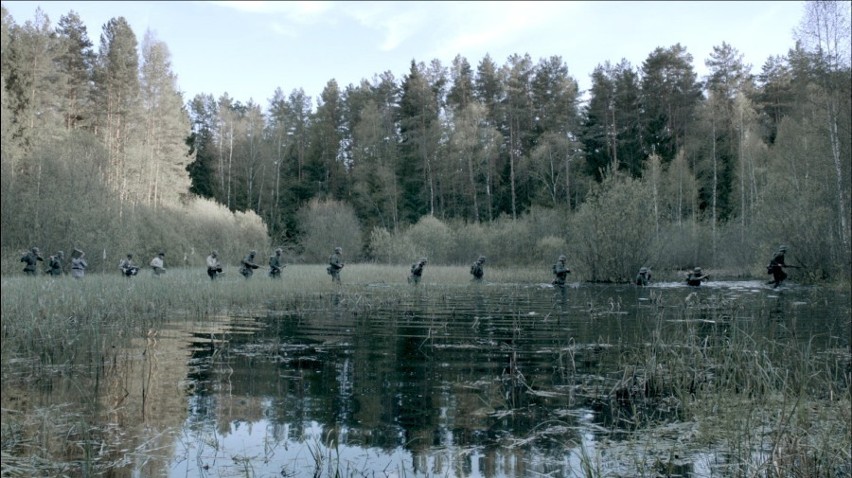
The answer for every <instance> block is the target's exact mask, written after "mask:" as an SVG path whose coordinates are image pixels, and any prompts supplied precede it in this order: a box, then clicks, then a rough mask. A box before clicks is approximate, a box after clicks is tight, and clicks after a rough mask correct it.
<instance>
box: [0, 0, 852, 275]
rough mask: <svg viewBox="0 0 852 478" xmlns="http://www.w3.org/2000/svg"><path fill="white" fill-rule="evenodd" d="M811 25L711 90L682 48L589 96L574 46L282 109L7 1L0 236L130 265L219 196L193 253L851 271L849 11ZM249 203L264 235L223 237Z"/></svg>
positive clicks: (435, 69) (735, 62)
mask: <svg viewBox="0 0 852 478" xmlns="http://www.w3.org/2000/svg"><path fill="white" fill-rule="evenodd" d="M803 14H804V15H803V19H802V22H801V26H800V28H799V29H798V30H797V32H796V39H797V44H796V47H795V48H793V49H791V50H790V51H788V52H786V54H779V55H778V56H773V57H771V58H768V59H767V60H766V62H765V63H764V64H763V66H762V68H761V69H760V72H759V73H757V74H754V73H752V67H751V65H747V64H744V62H743V59H742V55H741V54H740V53H739V52H738V51H737V50H736V48H734V47H733V46H731V45H728V44H727V43H723V44H722V45H719V46H717V47H714V48H713V51H712V52H709V56H708V57H707V58H706V59H705V64H706V65H707V67H708V70H709V74H708V75H707V77H706V78H698V77H697V74H696V73H695V70H694V67H693V57H692V55H691V54H690V53H688V52H687V50H686V48H684V47H683V46H681V45H679V44H676V45H673V46H669V47H660V48H657V49H655V50H654V51H652V52H650V54H649V55H648V57H647V58H646V59H645V60H644V61H643V62H642V64H641V65H638V66H634V65H631V64H630V63H629V62H627V61H626V60H621V61H620V62H618V63H616V64H612V63H610V62H604V63H602V64H601V65H599V66H598V67H597V68H596V69H595V70H594V72H592V73H591V79H592V86H591V88H590V90H589V91H588V92H586V94H584V93H583V92H581V91H579V89H578V84H577V81H576V79H575V78H574V77H572V76H571V75H570V74H569V69H568V65H567V63H566V62H565V61H564V60H563V59H562V58H561V57H559V56H552V57H550V58H542V59H539V60H538V61H534V60H533V59H532V58H530V56H529V55H518V54H516V55H512V56H510V57H509V58H508V59H506V61H505V62H504V63H503V64H498V63H496V62H495V61H494V60H493V59H492V58H490V57H489V56H486V57H484V58H482V59H479V61H478V62H477V63H476V65H475V66H474V65H472V64H471V63H470V62H469V61H468V60H467V59H466V58H464V57H462V56H457V57H456V58H455V59H454V60H453V61H452V63H451V64H450V65H443V64H441V62H440V61H438V60H432V61H431V62H429V63H423V62H418V61H412V62H411V65H410V68H409V71H408V73H407V74H406V75H404V76H403V77H402V78H400V79H397V78H395V77H394V76H393V74H391V73H390V72H384V73H380V74H377V75H375V76H374V77H373V78H372V79H369V80H367V79H365V80H363V81H362V82H361V83H360V84H358V85H351V84H350V85H348V86H345V87H341V86H340V85H338V84H337V82H336V81H335V80H330V81H329V82H328V83H327V85H326V87H325V88H324V90H323V91H322V93H321V94H320V97H319V98H316V99H313V98H311V97H309V96H307V95H306V94H305V93H304V90H303V89H301V88H297V89H294V90H292V91H291V92H290V93H285V92H283V91H282V90H281V89H280V88H279V89H277V90H276V91H275V92H274V93H273V95H272V97H271V99H270V100H269V102H268V104H267V105H265V107H264V106H262V105H260V104H256V103H254V102H253V101H248V102H241V101H239V100H237V99H234V98H231V97H229V96H228V95H227V94H223V95H221V96H219V97H216V96H214V95H212V94H206V93H205V94H197V95H195V96H194V97H193V98H191V99H189V101H187V102H186V103H185V104H184V102H183V99H182V94H181V93H180V92H179V91H177V89H176V85H175V80H174V75H173V73H172V72H171V66H170V59H169V53H168V48H167V47H166V45H165V44H164V43H162V42H159V41H157V40H156V39H155V38H153V36H152V35H150V34H146V35H145V38H144V40H143V42H142V46H141V48H139V47H138V46H137V41H136V37H135V35H134V33H133V31H132V30H131V29H130V27H129V25H128V24H127V22H126V21H125V20H124V19H123V18H117V19H113V20H111V21H110V22H108V23H107V24H106V25H104V27H103V33H102V35H101V38H100V47H99V49H98V50H97V51H95V50H94V46H93V44H92V42H91V41H90V40H89V39H88V36H87V30H86V27H85V26H84V25H83V24H82V22H81V21H80V19H79V17H78V16H77V15H76V14H75V13H73V12H71V13H69V14H68V15H65V16H63V17H62V18H61V19H60V20H59V23H58V24H57V26H56V27H51V24H50V22H49V20H48V19H47V18H45V17H44V15H42V14H41V13H40V12H36V15H35V19H34V20H32V21H28V22H25V23H24V24H23V25H16V24H15V22H14V21H13V19H11V17H9V15H8V13H7V12H6V10H5V9H4V10H3V33H2V34H3V38H2V41H3V43H2V67H3V68H2V70H3V74H2V80H3V89H2V93H3V122H2V123H3V126H2V135H3V136H2V146H3V195H2V200H3V203H2V208H3V209H2V212H3V226H4V234H3V239H2V247H3V249H4V251H10V250H13V249H14V250H17V249H21V248H24V247H26V246H27V245H29V244H31V243H32V244H41V245H42V246H43V247H50V245H52V244H57V245H60V244H63V242H62V241H65V243H67V242H68V241H70V240H73V241H75V242H76V241H83V242H85V240H84V237H90V238H91V241H92V242H91V243H92V244H93V245H96V244H97V245H96V247H97V248H111V249H112V250H115V253H116V257H119V254H121V253H122V252H123V251H122V249H127V248H136V249H137V250H148V249H150V250H151V251H152V252H153V251H154V250H155V249H158V248H162V247H169V246H170V244H166V243H163V242H162V240H163V239H162V237H160V236H158V235H157V234H160V233H158V232H156V229H157V228H158V227H160V226H158V225H157V221H156V220H143V219H141V218H142V217H149V216H150V217H153V218H158V219H159V220H160V221H167V220H168V219H167V218H170V217H183V216H181V215H187V211H189V210H190V209H189V206H188V205H189V204H192V203H198V202H202V203H204V202H211V203H217V204H220V205H223V206H224V207H223V208H221V209H216V208H215V207H205V210H209V211H216V212H215V213H212V212H211V213H210V216H209V217H210V220H211V221H212V222H213V223H217V222H218V221H220V220H221V223H222V224H223V228H222V229H221V230H217V231H216V233H215V234H214V233H212V232H211V233H210V234H207V235H205V236H204V237H198V235H196V234H195V232H194V231H191V230H190V229H189V228H188V226H186V223H187V222H188V221H185V220H182V219H179V220H176V221H172V222H174V223H176V224H175V228H176V229H175V230H173V231H172V232H171V234H173V235H176V236H178V237H181V238H182V239H183V240H179V241H177V244H180V247H181V248H183V250H184V251H185V250H186V249H187V248H189V249H192V248H197V249H207V248H210V247H212V246H215V245H216V244H219V243H222V242H229V243H230V244H234V245H236V247H238V248H243V246H244V245H245V246H246V247H247V248H258V249H259V248H261V247H269V246H270V245H271V244H275V245H287V246H289V250H290V251H292V253H293V254H294V255H297V256H299V257H301V258H302V259H303V260H322V259H323V258H324V257H327V254H328V253H329V252H330V250H331V248H332V247H333V246H334V245H337V244H344V243H345V245H346V246H348V247H346V250H347V251H348V253H349V257H350V259H351V258H352V256H356V255H357V256H361V258H363V259H370V260H387V261H404V262H409V261H411V260H413V259H415V258H416V257H418V256H420V255H427V256H428V255H430V254H431V255H432V256H433V257H432V258H442V257H443V260H445V261H448V262H460V261H465V262H467V261H466V260H465V259H464V257H463V256H465V255H468V256H469V257H470V260H472V259H473V258H475V256H477V255H478V254H480V253H483V254H486V255H491V256H495V257H494V259H495V260H496V261H497V262H496V263H497V264H500V263H501V262H502V263H506V264H518V263H521V264H522V263H529V262H537V261H552V260H553V257H549V256H550V255H552V254H553V253H554V252H556V251H559V250H561V251H564V252H566V253H567V254H568V255H569V258H570V259H569V260H570V261H571V262H574V263H576V264H583V266H584V270H585V272H584V274H585V278H587V279H591V280H625V279H628V278H631V277H632V276H633V275H635V272H636V269H638V267H639V266H641V265H653V266H655V267H657V268H680V267H690V266H693V265H702V266H703V267H705V268H707V267H715V268H732V269H736V270H738V271H740V272H743V273H755V272H760V269H761V268H762V266H764V265H765V264H764V263H765V262H766V261H767V260H768V256H769V255H770V253H771V251H772V250H773V249H774V248H775V247H777V245H778V244H779V243H786V244H788V245H789V246H790V250H791V253H792V254H791V255H792V256H794V257H796V258H797V259H798V260H799V261H800V262H801V263H802V265H806V266H808V268H807V271H808V274H809V276H810V277H811V278H813V279H825V278H832V277H848V274H849V272H850V262H852V260H850V258H852V255H850V224H849V219H848V217H847V216H848V215H849V212H850V204H849V201H850V163H852V156H851V155H850V116H852V113H850V110H852V107H850V101H849V98H850V93H852V92H850V80H852V75H850V61H849V40H850V36H849V5H848V3H844V2H809V3H807V4H806V9H805V11H804V12H803ZM140 54H141V61H140V60H139V57H140ZM70 151H75V153H74V155H75V158H73V160H72V159H69V158H68V156H69V154H68V153H69V152H70ZM72 163H74V164H76V166H74V167H70V165H71V164H72ZM93 194H97V196H96V197H92V196H85V195H93ZM139 211H144V212H143V213H140V212H139ZM235 212H242V213H245V217H246V218H250V222H251V224H252V228H253V230H263V229H264V228H265V230H266V234H265V236H266V238H265V239H264V242H263V243H261V244H257V243H258V242H261V241H260V240H258V239H257V238H256V237H255V236H252V235H249V236H248V237H247V236H246V235H245V234H240V233H239V228H237V227H231V228H230V229H228V227H227V225H228V224H235V223H236V222H235V221H236V220H235V219H234V217H235V216H234V215H233V213H235ZM193 214H194V213H193ZM545 217H546V218H547V221H545V222H544V223H542V218H545ZM424 221H425V222H424ZM90 224H98V225H101V227H99V228H98V229H96V230H93V231H92V230H91V226H90ZM140 224H146V225H145V226H143V227H140ZM61 225H64V226H61ZM72 225H73V227H72ZM109 227H112V228H113V229H109ZM75 228H76V229H75ZM444 229H446V231H449V232H447V233H446V234H450V235H451V236H452V237H450V236H446V234H445V236H446V237H444V242H441V243H438V242H437V241H435V240H432V241H430V240H428V239H427V240H425V241H422V242H418V241H417V240H413V239H412V237H416V236H417V233H416V231H418V230H421V231H423V230H430V231H433V230H434V232H436V233H438V232H440V231H442V230H444ZM85 231H91V233H90V234H89V235H88V236H86V235H85V234H86V233H85ZM107 231H108V232H109V234H105V232H107ZM128 231H132V232H133V233H132V234H131V233H129V232H128ZM232 234H233V235H232ZM450 239H452V240H451V241H450ZM86 240H88V239H86ZM447 241H449V242H447ZM542 241H543V242H542ZM539 242H542V243H541V244H539ZM249 243H251V244H252V245H251V246H249ZM171 246H172V247H175V245H174V244H171ZM68 247H69V248H70V246H68ZM453 248H454V249H453ZM450 249H453V251H452V252H451V251H450ZM439 250H441V251H443V252H439ZM489 250H491V251H494V250H499V253H493V254H490V253H489ZM402 251H404V253H402ZM532 251H540V254H541V255H535V256H531V252H532ZM545 251H546V252H545ZM409 253H410V257H406V255H408V254H409ZM545 254H547V257H545ZM200 257H203V255H200ZM492 263H493V262H492Z"/></svg>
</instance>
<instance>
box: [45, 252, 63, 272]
mask: <svg viewBox="0 0 852 478" xmlns="http://www.w3.org/2000/svg"><path fill="white" fill-rule="evenodd" d="M64 257H65V253H63V252H62V251H59V252H57V253H56V254H55V255H52V256H50V260H49V262H48V264H47V273H48V274H50V275H52V276H61V275H62V258H64Z"/></svg>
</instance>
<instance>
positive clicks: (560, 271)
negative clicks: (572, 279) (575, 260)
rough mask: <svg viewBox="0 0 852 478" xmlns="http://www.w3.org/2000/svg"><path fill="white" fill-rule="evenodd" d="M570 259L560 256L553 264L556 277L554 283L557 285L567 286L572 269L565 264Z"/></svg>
mask: <svg viewBox="0 0 852 478" xmlns="http://www.w3.org/2000/svg"><path fill="white" fill-rule="evenodd" d="M567 260H568V258H567V257H565V256H564V255H563V256H559V259H557V260H556V264H553V268H552V269H553V275H555V276H556V277H555V278H554V279H553V285H555V286H557V287H565V281H566V280H567V279H568V274H570V273H571V269H569V268H568V266H567V265H566V264H565V262H566V261H567Z"/></svg>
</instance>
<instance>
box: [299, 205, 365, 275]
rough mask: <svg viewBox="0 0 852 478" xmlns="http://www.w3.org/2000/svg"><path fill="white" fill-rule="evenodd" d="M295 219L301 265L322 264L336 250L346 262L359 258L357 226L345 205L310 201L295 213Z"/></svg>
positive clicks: (358, 230) (359, 227)
mask: <svg viewBox="0 0 852 478" xmlns="http://www.w3.org/2000/svg"><path fill="white" fill-rule="evenodd" d="M297 217H298V219H299V224H300V227H301V229H302V239H301V242H300V243H301V246H302V255H303V257H304V260H305V262H308V263H325V262H326V260H327V259H328V256H329V255H330V254H331V253H332V252H333V251H334V248H335V247H338V246H340V247H342V248H343V252H344V254H346V255H347V256H348V258H350V259H356V258H358V257H360V256H361V247H362V243H361V225H360V223H359V222H358V218H357V217H356V215H355V210H354V209H353V208H352V206H350V205H349V204H346V203H343V202H340V201H334V200H319V199H312V200H311V201H310V202H309V203H308V204H307V205H306V206H304V207H303V208H302V209H300V210H299V212H298V213H297Z"/></svg>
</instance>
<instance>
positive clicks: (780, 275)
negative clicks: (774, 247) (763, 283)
mask: <svg viewBox="0 0 852 478" xmlns="http://www.w3.org/2000/svg"><path fill="white" fill-rule="evenodd" d="M785 252H787V246H781V247H779V248H778V252H776V253H775V255H774V256H772V260H771V261H769V265H768V266H766V273H767V274H772V281H770V282H769V283H770V284H773V287H778V286H779V285H781V283H782V282H784V279H786V278H787V273H786V272H784V268H785V267H787V264H785V263H784V253H785Z"/></svg>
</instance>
